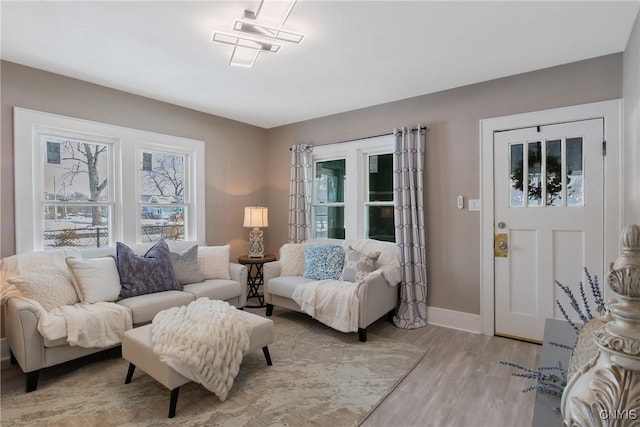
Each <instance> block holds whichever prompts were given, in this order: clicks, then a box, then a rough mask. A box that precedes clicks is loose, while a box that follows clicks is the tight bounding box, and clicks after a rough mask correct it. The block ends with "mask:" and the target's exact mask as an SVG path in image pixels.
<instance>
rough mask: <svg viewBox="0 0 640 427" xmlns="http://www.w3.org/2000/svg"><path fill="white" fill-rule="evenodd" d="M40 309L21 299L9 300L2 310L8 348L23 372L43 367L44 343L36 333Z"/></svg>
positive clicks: (38, 333)
mask: <svg viewBox="0 0 640 427" xmlns="http://www.w3.org/2000/svg"><path fill="white" fill-rule="evenodd" d="M39 316H40V309H39V308H38V307H37V306H36V305H35V304H33V303H31V302H30V301H28V300H25V299H22V298H9V299H8V300H7V303H6V306H5V310H4V327H5V334H6V338H7V342H8V343H9V348H10V349H11V352H12V353H13V355H14V357H15V358H16V360H17V361H18V364H19V365H20V368H21V369H22V371H23V372H32V371H37V370H38V369H41V368H43V367H44V360H43V358H44V341H43V339H42V335H40V332H38V318H39Z"/></svg>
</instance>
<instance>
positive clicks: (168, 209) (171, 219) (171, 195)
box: [139, 151, 187, 241]
mask: <svg viewBox="0 0 640 427" xmlns="http://www.w3.org/2000/svg"><path fill="white" fill-rule="evenodd" d="M139 176H140V192H139V194H140V196H139V197H140V202H141V212H140V215H141V230H140V231H141V235H142V238H143V239H145V240H148V241H155V240H158V239H160V238H161V237H163V238H165V239H171V240H182V239H184V215H185V209H186V208H187V207H186V205H185V198H184V195H185V186H184V183H185V156H184V155H182V154H175V153H163V152H156V151H144V152H143V153H142V167H141V168H140V175H139Z"/></svg>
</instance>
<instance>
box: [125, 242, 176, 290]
mask: <svg viewBox="0 0 640 427" xmlns="http://www.w3.org/2000/svg"><path fill="white" fill-rule="evenodd" d="M116 253H117V262H118V272H119V273H120V286H121V289H120V298H129V297H134V296H138V295H145V294H151V293H155V292H162V291H170V290H176V291H180V290H182V286H181V285H180V283H179V282H178V280H177V279H176V274H175V272H174V271H173V265H171V257H170V255H169V254H170V253H171V251H170V250H169V246H168V245H167V242H165V241H164V240H160V241H158V243H156V244H155V245H153V246H152V247H151V249H149V250H148V251H147V253H146V254H144V256H139V255H136V253H135V252H134V251H133V249H131V248H130V247H128V246H127V245H125V244H124V243H121V242H117V244H116Z"/></svg>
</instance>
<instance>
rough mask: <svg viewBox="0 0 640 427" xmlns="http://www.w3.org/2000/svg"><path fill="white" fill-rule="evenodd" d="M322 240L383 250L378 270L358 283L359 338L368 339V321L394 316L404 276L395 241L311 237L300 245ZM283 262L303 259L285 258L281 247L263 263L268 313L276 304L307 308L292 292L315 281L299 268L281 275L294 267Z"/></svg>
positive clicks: (270, 313)
mask: <svg viewBox="0 0 640 427" xmlns="http://www.w3.org/2000/svg"><path fill="white" fill-rule="evenodd" d="M321 244H334V245H340V246H342V248H343V249H344V250H345V251H347V248H349V247H352V248H353V249H355V250H357V251H360V252H361V253H370V252H372V251H379V252H380V253H381V255H380V257H379V258H378V260H377V262H376V264H375V270H374V271H372V272H370V273H368V275H366V277H365V278H364V280H363V281H362V282H360V283H356V286H357V309H356V310H357V313H355V315H357V318H358V320H357V331H358V336H359V339H360V341H362V342H365V341H366V340H367V327H368V326H369V325H371V324H372V323H373V322H375V321H376V320H378V319H379V318H380V317H382V316H384V315H385V314H386V315H387V316H388V317H389V319H392V317H393V315H394V314H395V309H396V304H397V302H398V292H399V287H398V286H397V285H398V283H399V282H400V280H401V272H400V263H399V258H398V249H397V246H396V244H395V243H389V242H382V241H377V240H371V239H347V240H339V239H310V240H308V241H306V242H305V243H303V244H301V245H303V246H304V247H305V248H306V247H308V246H313V245H321ZM287 245H291V244H287ZM287 245H285V246H287ZM285 246H283V248H284V247H285ZM283 262H284V263H291V262H300V260H297V261H291V260H289V259H283V257H282V248H281V257H280V259H279V260H278V261H274V262H269V263H266V264H265V265H264V298H265V302H266V304H267V309H266V310H267V312H266V314H267V316H271V315H272V314H273V309H274V306H278V307H282V308H286V309H289V310H295V311H299V312H307V311H305V310H303V308H302V307H301V306H300V305H299V304H298V303H297V302H296V301H295V300H294V299H293V295H294V292H295V290H296V288H297V287H298V285H300V284H304V283H310V282H313V281H314V279H310V278H306V277H304V274H300V273H299V272H298V274H295V275H282V274H281V273H282V271H283V270H289V271H290V270H292V269H291V268H288V267H287V266H284V265H283ZM283 267H284V268H283ZM293 270H295V268H294V269H293ZM287 274H288V272H287ZM314 317H315V316H314ZM330 326H331V325H330ZM343 332H346V331H343ZM354 332H355V331H354Z"/></svg>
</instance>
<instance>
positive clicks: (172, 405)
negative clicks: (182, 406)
mask: <svg viewBox="0 0 640 427" xmlns="http://www.w3.org/2000/svg"><path fill="white" fill-rule="evenodd" d="M178 393H180V387H176V388H174V389H173V390H171V400H170V401H169V418H173V417H175V416H176V405H177V404H178Z"/></svg>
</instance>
